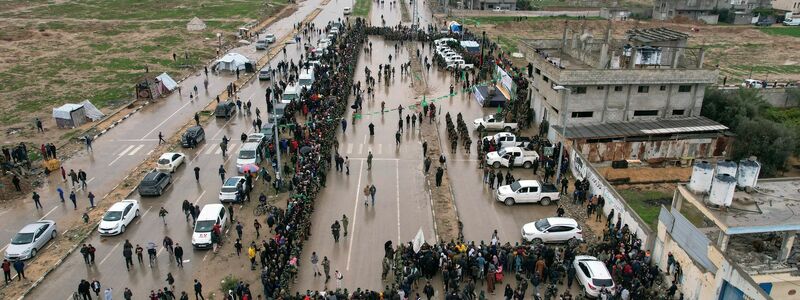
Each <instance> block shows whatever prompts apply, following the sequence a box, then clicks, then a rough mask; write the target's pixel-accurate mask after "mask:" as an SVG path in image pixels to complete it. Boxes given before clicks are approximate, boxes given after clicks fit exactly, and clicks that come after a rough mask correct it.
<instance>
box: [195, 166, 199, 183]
mask: <svg viewBox="0 0 800 300" xmlns="http://www.w3.org/2000/svg"><path fill="white" fill-rule="evenodd" d="M194 180H195V181H197V182H200V167H194Z"/></svg>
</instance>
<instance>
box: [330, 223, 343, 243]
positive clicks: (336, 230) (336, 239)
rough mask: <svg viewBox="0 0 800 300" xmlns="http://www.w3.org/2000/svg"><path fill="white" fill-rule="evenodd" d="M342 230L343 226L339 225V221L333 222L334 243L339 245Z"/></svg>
mask: <svg viewBox="0 0 800 300" xmlns="http://www.w3.org/2000/svg"><path fill="white" fill-rule="evenodd" d="M340 228H341V225H339V221H338V220H336V221H333V224H332V225H331V234H333V242H334V243H338V242H339V230H340Z"/></svg>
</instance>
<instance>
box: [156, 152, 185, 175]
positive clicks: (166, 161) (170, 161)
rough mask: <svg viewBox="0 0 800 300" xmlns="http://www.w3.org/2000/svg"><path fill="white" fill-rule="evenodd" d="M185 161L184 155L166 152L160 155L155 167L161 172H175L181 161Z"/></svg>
mask: <svg viewBox="0 0 800 300" xmlns="http://www.w3.org/2000/svg"><path fill="white" fill-rule="evenodd" d="M184 160H186V154H183V153H180V152H167V153H164V154H161V157H159V158H158V165H156V170H158V171H161V172H170V173H172V172H175V169H177V168H178V167H179V166H180V165H181V164H182V163H183V161H184Z"/></svg>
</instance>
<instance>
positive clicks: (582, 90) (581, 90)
mask: <svg viewBox="0 0 800 300" xmlns="http://www.w3.org/2000/svg"><path fill="white" fill-rule="evenodd" d="M575 94H586V87H585V86H576V87H575Z"/></svg>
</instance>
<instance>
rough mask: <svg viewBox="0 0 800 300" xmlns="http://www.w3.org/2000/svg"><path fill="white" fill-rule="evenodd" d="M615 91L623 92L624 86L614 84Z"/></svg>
mask: <svg viewBox="0 0 800 300" xmlns="http://www.w3.org/2000/svg"><path fill="white" fill-rule="evenodd" d="M614 91H615V92H622V86H621V85H615V86H614Z"/></svg>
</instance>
